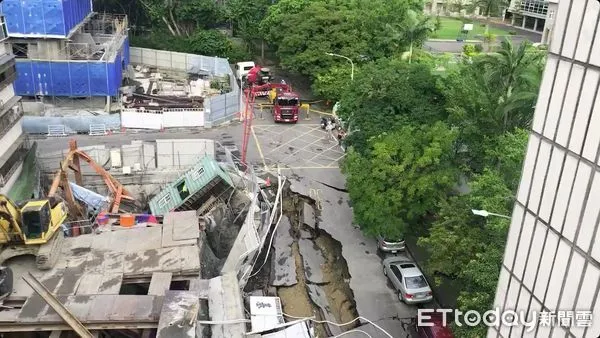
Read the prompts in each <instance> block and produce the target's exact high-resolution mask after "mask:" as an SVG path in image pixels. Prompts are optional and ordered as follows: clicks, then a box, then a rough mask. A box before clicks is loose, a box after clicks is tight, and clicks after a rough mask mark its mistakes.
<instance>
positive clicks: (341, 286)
mask: <svg viewBox="0 0 600 338" xmlns="http://www.w3.org/2000/svg"><path fill="white" fill-rule="evenodd" d="M315 243H316V244H317V246H318V247H319V248H320V249H321V252H323V254H324V256H325V262H326V263H325V266H323V274H324V275H325V276H327V279H328V280H330V281H331V282H329V283H327V284H326V285H325V286H324V287H323V288H324V289H325V294H326V295H327V300H328V301H329V305H331V309H332V311H333V314H334V315H335V317H336V318H337V320H338V323H347V322H349V321H351V320H353V319H354V318H356V317H358V312H357V311H356V306H355V304H354V301H353V299H354V295H353V294H352V290H351V289H350V286H349V284H348V282H349V280H350V275H349V273H348V268H347V266H346V261H345V260H344V258H343V257H342V254H341V246H340V244H339V243H337V241H335V240H334V239H333V238H332V237H331V236H329V235H327V234H321V236H319V237H317V239H316V240H315ZM356 324H357V323H356V322H354V323H352V324H349V325H346V326H344V327H342V329H343V330H344V331H346V330H350V329H353V328H355V327H356Z"/></svg>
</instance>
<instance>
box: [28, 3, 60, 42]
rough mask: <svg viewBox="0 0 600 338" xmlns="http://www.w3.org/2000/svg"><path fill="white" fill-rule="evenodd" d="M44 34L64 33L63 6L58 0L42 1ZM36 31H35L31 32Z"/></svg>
mask: <svg viewBox="0 0 600 338" xmlns="http://www.w3.org/2000/svg"><path fill="white" fill-rule="evenodd" d="M42 6H43V8H44V9H43V10H44V12H43V13H44V16H43V20H44V34H51V35H65V34H66V33H67V32H68V31H67V32H65V19H64V18H63V6H62V4H61V3H60V2H59V1H52V2H50V1H44V2H43V4H42ZM32 33H36V32H32Z"/></svg>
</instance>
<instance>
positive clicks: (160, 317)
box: [0, 138, 358, 337]
mask: <svg viewBox="0 0 600 338" xmlns="http://www.w3.org/2000/svg"><path fill="white" fill-rule="evenodd" d="M56 140H63V141H65V143H66V144H65V145H66V147H64V149H63V150H61V151H57V152H48V151H42V152H40V151H38V153H37V161H36V162H37V167H38V168H39V174H38V176H39V181H40V183H39V188H38V189H36V190H35V191H34V194H33V195H34V196H32V197H33V198H32V199H29V200H25V201H12V200H10V199H9V198H8V197H6V196H3V195H0V230H2V231H1V232H0V243H2V245H3V246H2V251H0V266H1V267H2V268H1V270H0V279H1V281H0V293H2V302H3V303H2V306H1V307H0V309H1V310H0V332H1V333H2V336H3V337H76V336H81V337H243V336H250V337H326V336H333V335H338V334H340V333H342V332H344V331H346V330H349V329H352V328H354V327H355V326H356V325H358V324H355V323H352V324H350V325H347V326H346V327H340V326H339V325H328V324H322V323H317V322H312V321H310V320H308V319H309V318H314V319H315V320H316V319H322V320H329V321H330V322H332V323H339V322H347V321H350V320H352V319H353V318H355V317H356V315H357V312H356V308H355V305H354V303H353V299H352V298H353V295H352V291H351V290H350V288H349V286H348V282H347V280H348V279H349V274H348V271H347V268H341V269H340V267H343V266H345V262H343V258H341V251H340V250H341V249H340V246H339V243H335V242H336V241H335V240H333V239H332V238H331V236H329V235H328V234H327V233H325V232H323V231H322V230H320V229H319V225H318V224H319V214H320V210H321V208H322V206H320V205H319V203H320V202H318V201H317V200H316V199H313V198H311V197H309V196H304V195H302V194H298V193H297V192H294V191H293V189H292V187H291V185H290V182H289V179H288V178H286V177H285V176H284V175H281V173H279V174H277V173H278V171H273V172H272V173H271V174H267V173H261V174H260V175H258V174H256V173H255V172H254V170H253V168H252V166H247V165H244V162H242V161H241V157H242V154H240V152H239V151H238V150H237V147H235V146H234V145H232V144H222V143H220V142H218V141H215V140H212V139H198V138H194V139H158V140H155V141H132V142H131V144H123V145H121V146H119V147H111V146H105V145H94V146H86V147H81V148H80V147H78V145H77V142H76V141H75V140H74V139H71V140H70V141H68V143H67V140H66V139H64V138H63V139H56ZM52 142H53V143H54V142H56V141H52ZM340 259H341V260H342V261H341V262H340V261H339V260H340ZM344 271H345V272H344ZM295 317H298V318H295ZM301 318H303V319H301Z"/></svg>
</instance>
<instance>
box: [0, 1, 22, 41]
mask: <svg viewBox="0 0 600 338" xmlns="http://www.w3.org/2000/svg"><path fill="white" fill-rule="evenodd" d="M0 10H1V11H2V14H4V19H5V20H6V30H7V31H8V33H9V35H10V33H11V32H14V33H19V32H24V31H25V21H24V19H25V17H24V16H23V12H22V6H21V1H20V0H4V1H2V3H0Z"/></svg>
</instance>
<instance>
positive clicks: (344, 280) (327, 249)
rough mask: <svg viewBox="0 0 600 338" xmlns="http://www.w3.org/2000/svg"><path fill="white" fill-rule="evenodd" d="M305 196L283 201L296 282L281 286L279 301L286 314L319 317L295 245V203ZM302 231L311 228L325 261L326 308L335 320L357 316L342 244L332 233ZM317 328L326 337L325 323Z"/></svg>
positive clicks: (297, 248) (296, 219)
mask: <svg viewBox="0 0 600 338" xmlns="http://www.w3.org/2000/svg"><path fill="white" fill-rule="evenodd" d="M304 201H306V197H304V196H297V195H292V196H290V197H289V198H287V199H285V200H284V209H285V210H286V211H287V215H288V216H289V217H290V222H291V224H292V232H293V233H294V243H293V244H292V254H293V255H294V259H295V263H296V276H297V279H298V283H297V284H296V285H294V286H291V287H280V288H278V289H277V293H278V295H279V297H280V298H281V301H282V306H283V311H284V312H285V313H287V314H289V315H292V316H297V317H309V316H316V317H317V318H319V319H321V318H322V314H321V310H320V309H319V308H318V306H316V305H315V304H314V303H313V302H312V300H311V299H310V297H309V295H308V291H307V283H308V281H307V280H306V277H305V271H304V263H303V259H302V256H301V254H300V249H299V246H298V239H299V237H300V229H299V222H298V214H299V211H301V208H298V207H297V206H299V205H303V204H304ZM302 226H303V230H305V231H307V230H308V231H311V232H312V233H313V236H314V238H315V239H314V243H315V244H316V245H317V247H318V248H319V250H320V251H321V253H322V254H323V257H324V258H325V263H324V264H323V266H322V267H321V268H322V271H323V274H324V275H325V276H326V280H330V281H331V282H329V283H326V284H324V285H321V287H322V288H323V290H324V292H325V294H326V297H327V301H328V303H329V309H330V311H331V313H332V314H333V315H334V316H335V319H336V322H337V323H346V322H349V321H351V320H353V319H354V318H356V317H357V316H358V313H357V311H356V306H355V303H354V296H353V294H352V290H351V289H350V287H349V284H348V282H349V279H350V275H349V273H348V268H347V266H346V261H345V260H344V258H343V257H342V255H341V245H340V243H339V242H337V241H336V240H334V239H333V238H332V237H331V236H329V235H328V234H327V233H325V232H324V231H322V230H314V229H310V228H309V227H307V226H305V225H302ZM356 325H357V323H356V322H354V323H352V324H349V325H346V326H345V327H342V330H343V331H347V330H350V329H352V328H355V327H356ZM316 331H317V333H319V336H320V337H326V336H327V334H326V329H325V326H324V325H316Z"/></svg>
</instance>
